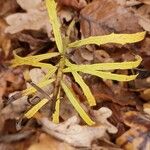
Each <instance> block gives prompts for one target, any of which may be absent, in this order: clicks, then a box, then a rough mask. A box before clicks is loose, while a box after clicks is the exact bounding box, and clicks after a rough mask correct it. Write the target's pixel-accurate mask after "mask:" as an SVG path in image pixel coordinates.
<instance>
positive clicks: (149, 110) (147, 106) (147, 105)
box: [143, 103, 150, 115]
mask: <svg viewBox="0 0 150 150" xmlns="http://www.w3.org/2000/svg"><path fill="white" fill-rule="evenodd" d="M143 110H144V112H145V113H147V114H149V115H150V103H145V104H144V105H143Z"/></svg>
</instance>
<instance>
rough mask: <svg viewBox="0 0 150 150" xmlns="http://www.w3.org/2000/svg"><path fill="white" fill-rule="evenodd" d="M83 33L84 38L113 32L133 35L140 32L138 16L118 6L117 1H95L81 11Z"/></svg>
mask: <svg viewBox="0 0 150 150" xmlns="http://www.w3.org/2000/svg"><path fill="white" fill-rule="evenodd" d="M80 17H81V32H82V34H83V36H84V37H89V36H93V35H103V34H108V33H112V32H117V33H133V32H138V31H140V29H141V28H140V26H139V25H138V20H137V18H136V16H135V15H134V14H133V13H132V12H131V11H130V9H128V8H125V7H123V6H121V5H119V4H117V2H116V0H101V1H99V0H95V1H92V2H91V3H90V4H88V5H87V6H86V7H85V8H84V9H82V11H81V15H80Z"/></svg>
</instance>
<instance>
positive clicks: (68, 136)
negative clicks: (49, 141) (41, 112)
mask: <svg viewBox="0 0 150 150" xmlns="http://www.w3.org/2000/svg"><path fill="white" fill-rule="evenodd" d="M104 110H105V113H102V112H104ZM98 113H101V115H100V114H99V115H98V116H97V119H98V120H99V124H97V125H95V126H92V127H89V126H81V125H79V118H77V117H76V116H74V117H72V118H70V119H68V120H67V121H65V122H64V123H60V124H58V125H57V124H54V123H52V122H51V121H49V120H48V119H47V118H41V119H40V122H41V124H42V126H43V127H42V129H43V130H44V131H45V132H47V133H48V134H50V135H52V136H54V137H56V138H58V139H61V140H63V141H65V142H67V143H69V144H71V145H73V146H77V147H91V142H92V141H93V140H96V139H100V138H102V137H105V134H106V130H108V131H109V132H110V133H116V132H117V129H116V128H115V127H112V126H113V125H110V123H108V122H107V121H106V120H107V118H108V117H110V115H111V112H110V110H109V109H107V108H101V109H100V110H99V112H98ZM100 118H101V119H100ZM101 121H102V122H101ZM110 127H111V128H110Z"/></svg>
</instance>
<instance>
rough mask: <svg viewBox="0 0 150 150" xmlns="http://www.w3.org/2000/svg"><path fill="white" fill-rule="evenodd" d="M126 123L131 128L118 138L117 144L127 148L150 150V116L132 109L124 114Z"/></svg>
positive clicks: (127, 149) (131, 149) (128, 149)
mask: <svg viewBox="0 0 150 150" xmlns="http://www.w3.org/2000/svg"><path fill="white" fill-rule="evenodd" d="M124 123H125V124H126V125H127V126H129V127H131V128H130V129H129V130H128V131H126V132H125V133H124V134H123V135H121V136H120V137H119V138H117V140H116V142H117V144H118V145H120V146H121V147H122V148H124V149H126V150H137V149H143V150H149V148H150V136H149V134H150V117H149V116H148V115H145V114H141V113H139V112H135V111H130V112H127V113H126V114H125V115H124Z"/></svg>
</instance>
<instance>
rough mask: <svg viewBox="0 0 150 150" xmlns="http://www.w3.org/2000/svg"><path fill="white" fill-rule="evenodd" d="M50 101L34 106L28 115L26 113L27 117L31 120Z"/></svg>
mask: <svg viewBox="0 0 150 150" xmlns="http://www.w3.org/2000/svg"><path fill="white" fill-rule="evenodd" d="M47 102H48V99H42V100H41V101H40V102H39V103H37V104H36V105H35V106H33V107H32V108H31V109H30V110H29V111H28V112H27V113H25V115H24V116H25V117H26V118H28V119H30V118H32V117H33V116H34V115H35V114H36V113H37V112H38V111H39V110H40V109H41V108H42V107H43V106H44V105H45V104H46V103H47Z"/></svg>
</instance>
